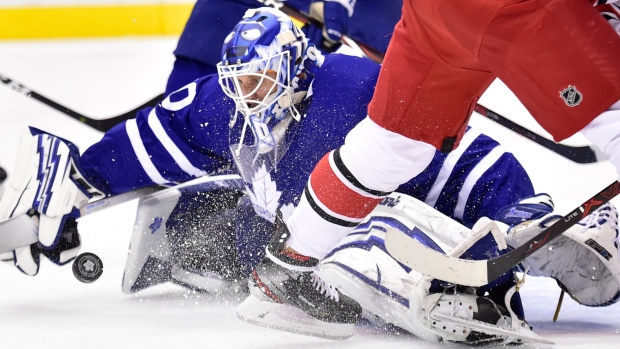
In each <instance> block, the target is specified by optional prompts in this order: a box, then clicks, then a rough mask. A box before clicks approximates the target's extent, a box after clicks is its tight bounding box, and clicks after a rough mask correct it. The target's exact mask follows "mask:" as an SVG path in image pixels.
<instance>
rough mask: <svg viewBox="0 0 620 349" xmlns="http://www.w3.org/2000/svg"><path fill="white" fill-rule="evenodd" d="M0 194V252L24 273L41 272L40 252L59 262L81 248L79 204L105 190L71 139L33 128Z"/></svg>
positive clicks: (74, 254) (72, 255)
mask: <svg viewBox="0 0 620 349" xmlns="http://www.w3.org/2000/svg"><path fill="white" fill-rule="evenodd" d="M5 184H6V188H5V193H4V195H3V197H2V199H1V200H0V253H1V254H0V258H1V259H2V260H5V261H7V260H8V261H10V260H12V261H14V263H15V266H16V267H17V268H18V269H19V270H20V271H22V272H23V273H25V274H27V275H30V276H34V275H36V274H37V273H38V272H39V265H40V255H41V254H43V255H44V256H46V257H48V258H49V259H50V260H51V261H52V262H54V263H55V264H58V265H64V264H66V263H68V262H69V261H71V260H72V259H73V258H75V256H76V255H77V253H78V252H79V248H80V238H79V234H78V232H77V222H76V219H77V218H79V217H80V212H79V207H80V206H82V205H84V204H85V203H87V202H88V200H89V199H91V198H92V197H95V196H97V197H103V196H104V195H105V194H104V193H103V192H102V191H100V190H99V189H96V188H95V187H93V186H92V185H90V184H89V183H88V181H87V180H86V179H85V178H84V176H83V175H82V171H81V170H80V166H79V152H78V149H77V147H76V146H75V145H73V144H72V143H70V142H68V141H66V140H64V139H62V138H59V137H56V136H53V135H51V134H48V133H45V132H43V131H41V130H38V129H36V128H32V127H31V128H29V129H27V130H26V131H24V133H23V134H22V136H21V141H20V146H19V150H18V162H17V165H16V168H15V171H14V172H13V175H12V176H11V177H10V179H9V180H8V182H7V183H5Z"/></svg>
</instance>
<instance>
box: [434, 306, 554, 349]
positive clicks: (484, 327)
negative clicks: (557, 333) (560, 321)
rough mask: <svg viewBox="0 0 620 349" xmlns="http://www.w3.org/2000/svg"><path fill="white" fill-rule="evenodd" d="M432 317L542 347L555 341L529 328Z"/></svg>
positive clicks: (456, 318) (436, 315)
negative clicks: (516, 328)
mask: <svg viewBox="0 0 620 349" xmlns="http://www.w3.org/2000/svg"><path fill="white" fill-rule="evenodd" d="M431 318H432V319H434V320H438V321H446V322H453V323H457V324H459V325H462V326H465V327H468V328H470V329H472V331H478V332H483V333H486V334H490V335H498V336H508V337H512V338H516V339H518V340H519V342H521V343H524V344H536V346H537V347H538V346H539V347H541V348H549V347H551V346H552V345H554V344H555V343H554V342H552V341H550V340H548V339H546V338H544V337H542V336H540V335H539V334H537V333H535V332H534V331H531V330H529V329H525V328H521V329H520V331H519V332H514V331H510V330H507V329H504V328H501V327H499V326H495V325H492V324H488V323H485V322H481V321H476V320H466V319H461V318H458V317H453V316H447V315H443V314H436V313H431Z"/></svg>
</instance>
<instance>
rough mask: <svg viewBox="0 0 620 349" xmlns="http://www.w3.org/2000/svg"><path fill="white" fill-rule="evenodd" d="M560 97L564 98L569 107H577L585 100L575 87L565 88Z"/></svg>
mask: <svg viewBox="0 0 620 349" xmlns="http://www.w3.org/2000/svg"><path fill="white" fill-rule="evenodd" d="M560 97H562V99H563V100H564V103H566V105H568V106H569V107H576V106H577V105H579V103H581V100H582V99H583V96H582V95H581V92H579V91H577V89H576V88H575V86H568V87H567V88H565V89H564V91H562V92H560Z"/></svg>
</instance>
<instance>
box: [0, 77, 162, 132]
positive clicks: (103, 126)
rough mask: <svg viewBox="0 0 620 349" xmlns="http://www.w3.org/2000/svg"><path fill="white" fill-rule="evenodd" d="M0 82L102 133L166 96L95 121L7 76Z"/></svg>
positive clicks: (157, 97)
mask: <svg viewBox="0 0 620 349" xmlns="http://www.w3.org/2000/svg"><path fill="white" fill-rule="evenodd" d="M0 81H2V83H4V84H5V85H7V86H9V87H10V88H11V89H13V91H15V92H17V93H21V94H23V95H25V96H27V97H31V98H34V99H36V100H37V101H39V102H41V103H43V104H45V105H47V106H49V107H52V108H54V109H56V110H58V111H60V112H61V113H64V114H66V115H68V116H70V117H72V118H74V119H76V120H78V121H81V122H83V123H84V124H86V125H88V126H90V127H92V128H94V129H95V130H97V131H101V132H106V131H107V130H109V129H111V128H112V127H113V126H115V125H116V124H118V123H120V122H122V121H125V120H129V119H132V118H134V117H135V116H136V113H137V112H138V111H139V110H140V109H143V108H146V107H152V106H154V105H156V104H157V103H158V102H159V101H160V100H162V99H163V97H164V95H163V94H161V95H158V96H156V97H154V98H153V99H151V100H149V101H147V102H146V103H144V104H142V105H141V106H139V107H137V108H135V109H133V110H130V111H128V112H126V113H124V114H121V115H118V116H113V117H111V118H106V119H101V120H98V119H93V118H90V117H88V116H86V115H83V114H80V113H78V112H76V111H74V110H72V109H69V108H67V107H65V106H64V105H62V104H59V103H57V102H54V101H52V100H51V99H49V98H47V97H45V96H43V95H41V94H39V93H37V92H35V91H33V90H31V89H30V88H28V87H26V86H24V85H23V84H21V83H19V82H17V81H15V80H13V79H11V78H9V77H7V76H6V75H2V74H0Z"/></svg>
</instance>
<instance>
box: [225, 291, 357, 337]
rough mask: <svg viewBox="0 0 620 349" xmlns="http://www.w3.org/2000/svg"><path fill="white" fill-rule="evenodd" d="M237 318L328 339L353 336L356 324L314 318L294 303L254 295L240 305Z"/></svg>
mask: <svg viewBox="0 0 620 349" xmlns="http://www.w3.org/2000/svg"><path fill="white" fill-rule="evenodd" d="M237 317H238V318H239V319H241V320H243V321H245V322H248V323H251V324H253V325H257V326H262V327H267V328H271V329H275V330H280V331H285V332H291V333H297V334H303V335H306V336H313V337H319V338H325V339H334V340H344V339H347V338H349V337H351V336H352V335H353V331H354V329H355V325H354V324H337V323H331V322H324V321H321V320H318V319H315V318H313V317H312V316H310V315H308V314H306V313H305V312H303V311H302V310H301V309H298V308H296V307H294V306H292V305H288V304H281V303H274V302H271V301H264V300H260V299H259V298H257V297H256V296H255V295H253V294H250V296H249V297H248V298H247V299H246V300H245V301H243V303H241V305H239V307H238V308H237Z"/></svg>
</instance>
